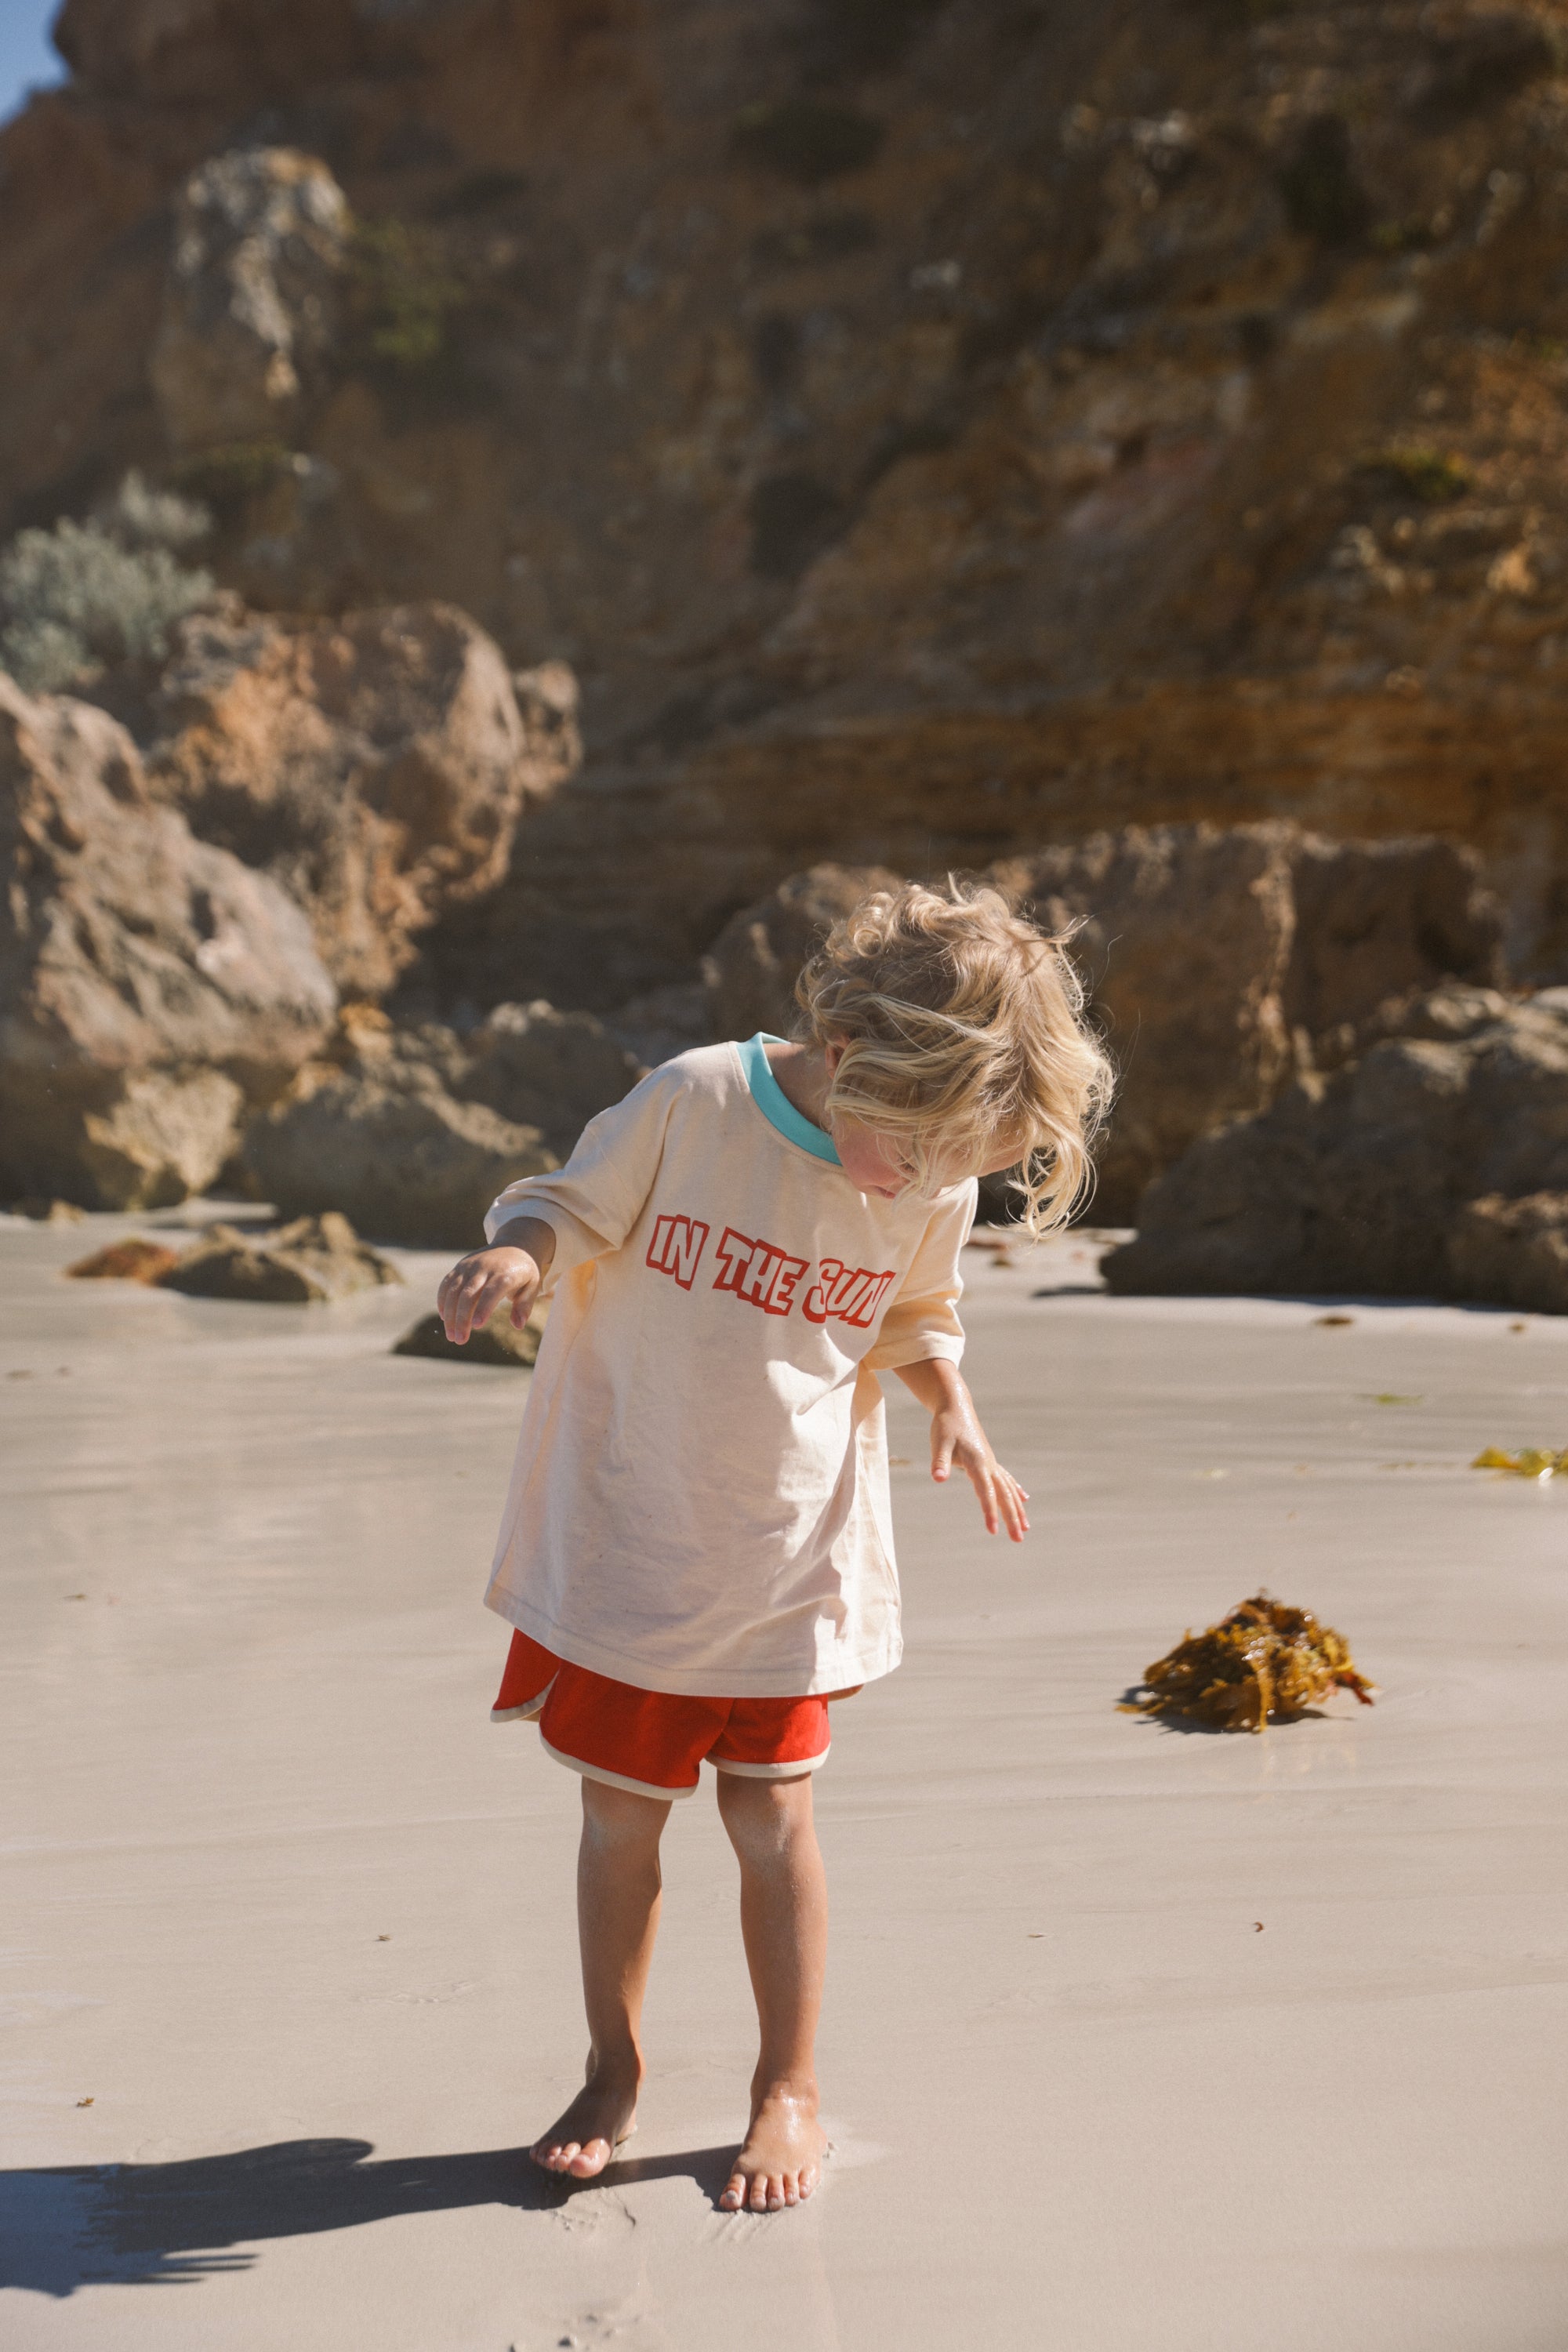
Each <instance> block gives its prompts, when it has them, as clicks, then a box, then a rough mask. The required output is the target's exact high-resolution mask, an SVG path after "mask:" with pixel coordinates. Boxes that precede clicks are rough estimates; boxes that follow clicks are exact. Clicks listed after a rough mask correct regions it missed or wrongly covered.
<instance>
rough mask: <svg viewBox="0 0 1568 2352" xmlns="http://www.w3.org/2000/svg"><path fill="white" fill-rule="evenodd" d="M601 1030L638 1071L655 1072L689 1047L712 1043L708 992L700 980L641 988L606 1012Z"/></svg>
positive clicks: (686, 1051) (687, 1051)
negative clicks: (620, 1049)
mask: <svg viewBox="0 0 1568 2352" xmlns="http://www.w3.org/2000/svg"><path fill="white" fill-rule="evenodd" d="M605 1029H606V1031H607V1032H608V1034H610V1035H611V1036H612V1037H613V1038H614V1039H615V1041H616V1045H620V1046H622V1047H623V1048H624V1049H625V1051H626V1053H628V1054H629V1055H631V1057H632V1059H633V1061H634V1062H636V1063H637V1065H638V1066H640V1067H641V1068H643V1069H645V1070H652V1069H657V1068H658V1065H659V1064H660V1063H661V1062H668V1061H673V1060H674V1058H675V1056H676V1055H677V1054H685V1053H689V1051H690V1049H691V1047H692V1046H693V1045H710V1044H711V1043H712V1038H713V1028H712V1023H711V1021H710V1015H709V1011H708V991H707V990H706V988H705V987H704V986H703V984H702V982H700V980H699V981H671V982H668V984H667V985H666V986H665V987H663V988H649V989H645V990H644V991H643V992H641V993H640V994H639V995H637V996H629V997H628V998H627V999H626V1003H624V1004H618V1005H616V1008H615V1010H614V1011H613V1012H612V1013H606V1014H605Z"/></svg>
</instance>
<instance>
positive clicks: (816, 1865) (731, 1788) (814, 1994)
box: [719, 1772, 827, 2213]
mask: <svg viewBox="0 0 1568 2352" xmlns="http://www.w3.org/2000/svg"><path fill="white" fill-rule="evenodd" d="M719 1811H720V1812H721V1815H722V1817H723V1822H724V1827H725V1828H726V1829H727V1830H728V1831H729V1832H730V1839H731V1843H732V1845H733V1846H734V1849H735V1852H736V1853H737V1855H738V1856H739V1858H740V1864H741V1933H742V1936H743V1937H744V1938H745V1945H746V1964H747V1966H748V1968H749V1969H751V1972H752V1992H753V1993H754V1994H755V1996H756V2002H757V2022H758V2024H759V2026H760V2027H761V2029H762V2048H761V2052H760V2053H759V2055H758V2058H757V2071H756V2073H755V2074H753V2075H752V2120H751V2123H750V2125H749V2126H748V2127H747V2132H746V2144H745V2146H744V2147H742V2150H741V2153H740V2155H739V2157H738V2158H736V2162H735V2169H734V2171H733V2172H732V2173H731V2176H730V2182H729V2186H728V2187H727V2188H726V2189H725V2190H724V2193H723V2195H722V2196H721V2198H720V2200H719V2202H720V2204H721V2206H722V2207H723V2209H724V2210H725V2211H726V2212H730V2213H737V2212H739V2211H740V2210H741V2209H742V2206H743V2207H745V2208H747V2209H748V2210H750V2211H752V2212H753V2213H773V2212H776V2211H777V2210H778V2209H779V2207H780V2206H781V2205H795V2204H798V2203H799V2201H800V2200H801V2199H802V2198H803V2197H809V2196H810V2195H811V2192H812V2190H813V2189H815V2188H816V2183H817V2179H818V2178H819V2176H820V2173H821V2168H822V2151H823V2149H824V2147H825V2146H826V2141H825V2139H824V2137H823V2134H822V2131H821V2128H820V2127H819V2126H818V2124H817V2120H816V2021H817V2018H818V2016H819V2014H820V2012H821V2009H822V1979H823V1973H824V1970H825V1969H826V1964H827V1882H826V1876H825V1874H824V1872H823V1867H822V1855H821V1853H820V1851H819V1850H818V1847H817V1843H816V1830H815V1828H814V1827H813V1826H812V1818H811V1776H810V1774H809V1773H802V1774H801V1775H800V1776H799V1778H798V1779H795V1780H744V1779H742V1777H741V1776H740V1775H739V1774H737V1773H733V1772H721V1773H720V1775H719Z"/></svg>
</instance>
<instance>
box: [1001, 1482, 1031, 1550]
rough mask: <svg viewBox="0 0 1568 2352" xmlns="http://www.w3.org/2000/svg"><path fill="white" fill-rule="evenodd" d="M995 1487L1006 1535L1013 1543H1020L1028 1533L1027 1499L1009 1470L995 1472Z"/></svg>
mask: <svg viewBox="0 0 1568 2352" xmlns="http://www.w3.org/2000/svg"><path fill="white" fill-rule="evenodd" d="M996 1486H997V1492H998V1494H999V1495H1000V1496H1001V1498H1002V1516H1003V1517H1004V1518H1005V1521H1006V1523H1007V1533H1008V1534H1009V1535H1010V1536H1011V1537H1012V1538H1013V1541H1014V1542H1015V1543H1022V1542H1023V1540H1024V1538H1025V1537H1026V1535H1027V1534H1028V1532H1029V1514H1028V1511H1027V1509H1026V1504H1027V1502H1028V1499H1029V1498H1028V1496H1026V1494H1025V1492H1024V1490H1023V1488H1022V1486H1019V1484H1018V1481H1017V1480H1016V1478H1015V1477H1014V1475H1013V1474H1012V1472H1011V1471H1010V1470H998V1471H997V1473H996Z"/></svg>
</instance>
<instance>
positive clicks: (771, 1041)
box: [735, 1029, 844, 1168]
mask: <svg viewBox="0 0 1568 2352" xmlns="http://www.w3.org/2000/svg"><path fill="white" fill-rule="evenodd" d="M783 1044H784V1039H783V1038H782V1037H770V1036H769V1034H768V1033H767V1031H766V1030H765V1029H759V1030H758V1032H757V1034H756V1035H755V1036H754V1037H748V1038H747V1040H746V1042H745V1044H744V1045H736V1047H735V1051H736V1053H737V1054H739V1055H740V1056H741V1067H742V1070H743V1071H744V1072H745V1076H746V1084H747V1086H748V1087H750V1088H751V1090H752V1101H753V1102H754V1103H755V1104H756V1106H757V1108H758V1109H759V1110H760V1111H761V1112H762V1114H763V1118H765V1119H766V1120H767V1122H768V1125H769V1126H770V1127H775V1128H777V1129H778V1131H779V1133H780V1134H781V1135H782V1136H783V1137H784V1139H786V1141H788V1142H790V1143H798V1144H799V1146H800V1148H801V1150H803V1151H809V1152H810V1153H811V1154H812V1156H813V1158H814V1159H816V1160H826V1162H827V1164H828V1166H829V1167H830V1168H841V1167H842V1166H843V1164H844V1163H843V1161H842V1160H840V1159H839V1157H838V1154H837V1150H835V1148H834V1142H833V1138H832V1137H831V1136H830V1135H824V1133H823V1131H822V1129H821V1128H819V1127H814V1126H813V1125H812V1123H811V1121H810V1119H808V1118H806V1116H805V1112H804V1111H799V1110H796V1108H795V1105H794V1103H792V1102H791V1100H790V1098H789V1097H788V1095H786V1094H785V1092H784V1088H783V1087H781V1086H780V1084H779V1082H778V1080H777V1079H776V1078H775V1077H774V1076H773V1069H772V1067H771V1066H770V1064H769V1061H768V1055H767V1048H768V1047H769V1046H770V1045H783Z"/></svg>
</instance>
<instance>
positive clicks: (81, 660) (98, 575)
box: [0, 474, 214, 694]
mask: <svg viewBox="0 0 1568 2352" xmlns="http://www.w3.org/2000/svg"><path fill="white" fill-rule="evenodd" d="M209 527H210V525H209V520H208V517H207V515H206V513H205V509H202V508H201V507H198V506H196V505H195V503H194V502H193V501H192V500H191V499H182V498H178V497H176V496H175V495H174V493H172V492H170V491H160V490H155V489H152V488H149V487H148V486H147V484H146V483H144V482H143V481H142V478H141V477H140V475H137V474H128V475H127V476H126V478H125V479H124V481H123V482H122V483H121V487H120V489H119V490H118V492H117V493H116V495H115V497H114V498H113V499H111V500H110V503H109V504H108V505H107V506H106V507H104V508H103V509H100V512H99V513H98V514H96V515H94V516H92V517H91V518H90V519H89V520H88V521H87V522H73V521H72V520H70V519H69V517H68V516H66V517H62V518H61V520H59V521H58V522H57V523H56V525H55V527H54V529H53V530H23V531H18V532H17V534H16V538H15V539H14V540H12V541H11V543H10V545H9V546H8V547H6V548H5V550H4V551H3V552H0V668H5V669H6V670H9V672H10V673H11V676H12V677H14V678H15V679H16V683H17V685H18V686H20V687H21V688H24V690H25V691H26V692H27V693H30V694H58V693H59V692H61V691H63V690H64V689H65V688H69V687H71V686H75V685H79V684H80V683H82V682H83V681H85V680H88V679H90V678H92V677H96V676H97V675H99V674H100V672H101V671H102V670H103V669H104V668H106V667H111V666H113V665H114V664H117V663H120V662H126V661H143V660H162V659H163V656H165V655H166V654H167V652H168V650H169V632H170V630H171V629H172V628H173V627H174V624H175V622H176V621H181V620H184V617H185V615H186V614H188V613H194V612H195V611H196V610H198V608H199V607H200V606H201V605H203V604H207V603H209V602H210V601H211V598H212V594H213V587H214V583H213V578H212V574H211V573H210V572H204V571H200V570H197V569H195V567H193V566H190V565H187V564H184V563H182V562H179V561H178V559H177V557H176V556H175V554H174V549H175V548H176V547H183V546H185V545H187V544H189V542H190V541H193V540H195V539H198V538H200V537H201V536H202V535H203V534H204V533H205V531H206V530H208V529H209Z"/></svg>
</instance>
